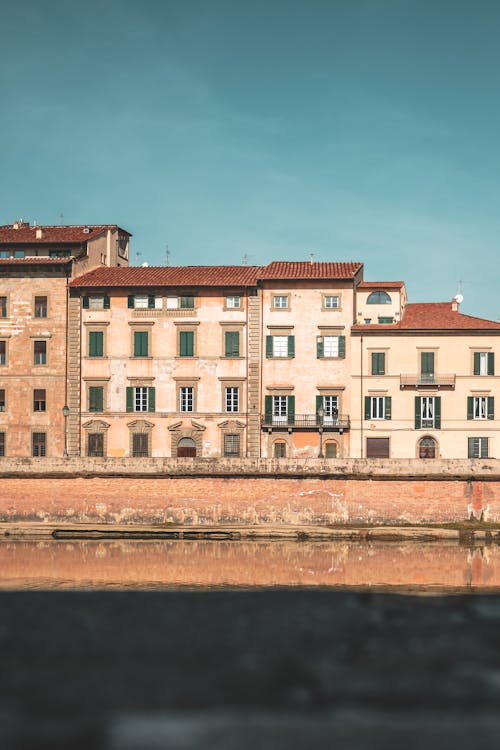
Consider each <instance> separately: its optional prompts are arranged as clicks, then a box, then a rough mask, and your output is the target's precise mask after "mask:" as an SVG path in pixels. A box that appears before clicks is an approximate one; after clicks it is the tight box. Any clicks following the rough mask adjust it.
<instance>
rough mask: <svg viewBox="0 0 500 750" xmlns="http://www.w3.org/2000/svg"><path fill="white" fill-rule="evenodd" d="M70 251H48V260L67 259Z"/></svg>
mask: <svg viewBox="0 0 500 750" xmlns="http://www.w3.org/2000/svg"><path fill="white" fill-rule="evenodd" d="M70 256H71V250H49V258H69V257H70Z"/></svg>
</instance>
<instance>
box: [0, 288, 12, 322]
mask: <svg viewBox="0 0 500 750" xmlns="http://www.w3.org/2000/svg"><path fill="white" fill-rule="evenodd" d="M2 300H4V302H2ZM9 313H10V305H9V295H8V294H2V295H1V296H0V320H5V319H6V318H8V317H10V316H9Z"/></svg>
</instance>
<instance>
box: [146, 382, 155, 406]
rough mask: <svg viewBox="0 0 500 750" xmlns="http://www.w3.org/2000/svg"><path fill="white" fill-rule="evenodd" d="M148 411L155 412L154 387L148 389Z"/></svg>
mask: <svg viewBox="0 0 500 750" xmlns="http://www.w3.org/2000/svg"><path fill="white" fill-rule="evenodd" d="M148 411H156V389H155V388H154V386H150V387H149V388H148Z"/></svg>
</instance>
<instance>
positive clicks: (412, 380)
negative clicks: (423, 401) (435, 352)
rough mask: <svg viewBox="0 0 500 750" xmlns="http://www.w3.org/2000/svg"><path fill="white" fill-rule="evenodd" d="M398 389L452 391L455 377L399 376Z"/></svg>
mask: <svg viewBox="0 0 500 750" xmlns="http://www.w3.org/2000/svg"><path fill="white" fill-rule="evenodd" d="M399 387H400V389H401V390H404V389H405V388H409V389H411V388H414V389H421V388H431V389H436V388H438V389H444V390H449V391H452V390H454V388H455V375H426V374H421V375H400V382H399Z"/></svg>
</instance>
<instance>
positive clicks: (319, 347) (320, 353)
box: [316, 337, 325, 359]
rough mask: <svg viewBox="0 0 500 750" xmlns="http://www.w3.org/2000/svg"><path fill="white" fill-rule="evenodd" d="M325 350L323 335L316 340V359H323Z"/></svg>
mask: <svg viewBox="0 0 500 750" xmlns="http://www.w3.org/2000/svg"><path fill="white" fill-rule="evenodd" d="M324 351H325V347H324V343H323V337H321V338H319V339H318V340H317V341H316V357H317V358H318V359H323V357H324V356H325V355H324Z"/></svg>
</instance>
